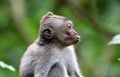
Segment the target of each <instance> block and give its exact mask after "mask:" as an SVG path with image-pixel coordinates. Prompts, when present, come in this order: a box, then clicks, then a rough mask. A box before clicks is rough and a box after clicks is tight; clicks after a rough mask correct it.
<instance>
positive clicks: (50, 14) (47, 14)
mask: <svg viewBox="0 0 120 77" xmlns="http://www.w3.org/2000/svg"><path fill="white" fill-rule="evenodd" d="M53 15H54V14H53V13H52V12H47V13H46V14H45V15H44V16H43V17H42V19H41V21H40V23H41V24H42V23H43V22H44V21H45V20H46V19H47V18H49V17H50V16H53Z"/></svg>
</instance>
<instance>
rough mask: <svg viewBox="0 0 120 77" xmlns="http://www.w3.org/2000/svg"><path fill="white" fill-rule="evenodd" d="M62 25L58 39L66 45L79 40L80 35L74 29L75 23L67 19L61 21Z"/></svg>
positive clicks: (58, 31) (58, 32)
mask: <svg viewBox="0 0 120 77" xmlns="http://www.w3.org/2000/svg"><path fill="white" fill-rule="evenodd" d="M61 23H63V24H61V26H60V27H59V28H58V30H57V35H56V36H57V39H58V41H59V42H60V43H61V44H62V45H64V46H69V45H72V44H75V43H77V42H79V40H80V36H79V35H78V34H77V32H76V31H75V30H74V29H73V23H72V21H71V20H66V21H63V22H61Z"/></svg>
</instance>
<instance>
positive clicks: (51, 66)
mask: <svg viewBox="0 0 120 77" xmlns="http://www.w3.org/2000/svg"><path fill="white" fill-rule="evenodd" d="M40 25H41V27H40V33H39V36H38V38H37V39H36V40H35V41H34V43H32V44H31V45H30V46H29V47H28V49H27V51H26V52H25V54H24V55H23V57H22V60H21V63H20V77H83V76H82V75H81V73H80V70H79V67H78V63H77V59H76V55H75V51H74V47H73V44H75V43H77V42H79V40H80V36H79V35H78V34H77V32H76V31H75V30H74V29H73V23H72V21H71V20H70V19H68V18H66V17H63V16H59V15H54V14H53V13H52V12H48V13H47V14H46V15H44V16H43V17H42V20H41V23H40Z"/></svg>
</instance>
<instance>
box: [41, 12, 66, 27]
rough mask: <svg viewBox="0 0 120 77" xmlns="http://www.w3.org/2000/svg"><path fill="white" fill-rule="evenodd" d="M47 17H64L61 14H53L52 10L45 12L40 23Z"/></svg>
mask: <svg viewBox="0 0 120 77" xmlns="http://www.w3.org/2000/svg"><path fill="white" fill-rule="evenodd" d="M48 18H65V17H63V16H59V15H55V14H53V13H52V12H47V13H46V14H45V15H44V16H43V17H42V19H41V21H40V24H41V26H42V25H43V23H44V21H45V20H46V19H48Z"/></svg>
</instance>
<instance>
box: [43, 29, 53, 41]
mask: <svg viewBox="0 0 120 77" xmlns="http://www.w3.org/2000/svg"><path fill="white" fill-rule="evenodd" d="M41 37H42V38H43V39H45V40H51V39H53V37H54V31H53V30H52V29H51V28H46V29H44V30H43V31H42V35H41Z"/></svg>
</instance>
